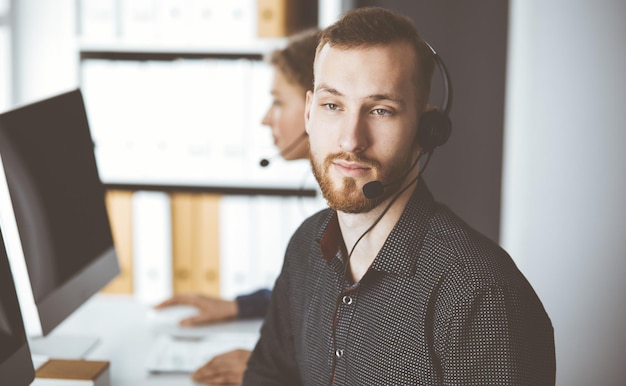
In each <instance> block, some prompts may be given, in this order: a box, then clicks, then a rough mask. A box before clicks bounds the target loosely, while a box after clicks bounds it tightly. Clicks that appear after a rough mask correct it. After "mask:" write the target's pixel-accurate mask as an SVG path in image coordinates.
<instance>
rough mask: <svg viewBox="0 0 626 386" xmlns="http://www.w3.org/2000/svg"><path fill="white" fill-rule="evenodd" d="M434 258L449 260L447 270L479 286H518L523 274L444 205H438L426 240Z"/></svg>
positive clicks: (426, 246)
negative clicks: (456, 272) (453, 271)
mask: <svg viewBox="0 0 626 386" xmlns="http://www.w3.org/2000/svg"><path fill="white" fill-rule="evenodd" d="M424 242H425V243H424V245H425V248H428V249H430V250H431V253H430V254H431V255H432V258H435V259H442V260H446V261H447V262H446V265H447V266H448V269H451V270H457V271H459V272H458V274H461V275H463V276H465V277H466V278H467V279H468V280H472V281H475V284H476V285H481V284H482V285H491V284H495V285H518V284H520V280H522V282H523V281H525V280H524V279H522V276H523V275H522V274H521V272H520V271H519V270H518V268H517V266H516V264H515V262H514V260H513V259H512V258H511V256H510V255H509V254H508V253H507V252H506V251H505V250H504V249H503V248H502V247H501V246H500V245H499V244H498V243H497V242H495V241H494V240H491V239H489V238H488V237H486V236H485V235H483V234H482V233H480V232H479V231H477V230H476V229H474V228H473V227H472V226H470V225H469V224H467V223H466V222H465V221H463V220H462V219H461V218H460V217H458V216H457V215H456V214H454V213H453V212H452V211H451V210H450V209H449V208H447V207H446V206H444V205H439V204H437V205H436V206H435V210H434V211H433V214H432V216H431V218H430V220H429V226H428V232H427V234H426V238H425V240H424Z"/></svg>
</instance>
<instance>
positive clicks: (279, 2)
mask: <svg viewBox="0 0 626 386" xmlns="http://www.w3.org/2000/svg"><path fill="white" fill-rule="evenodd" d="M297 5H298V4H297V1H296V0H258V3H257V26H258V31H257V34H258V37H262V38H269V37H286V36H289V35H291V34H292V33H294V32H295V31H296V27H297V25H298V6H297Z"/></svg>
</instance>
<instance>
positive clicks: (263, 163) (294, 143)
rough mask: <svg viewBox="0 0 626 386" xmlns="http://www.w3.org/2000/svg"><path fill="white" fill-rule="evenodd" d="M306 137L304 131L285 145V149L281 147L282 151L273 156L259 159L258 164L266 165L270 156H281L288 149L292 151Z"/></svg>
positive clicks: (287, 151) (286, 152)
mask: <svg viewBox="0 0 626 386" xmlns="http://www.w3.org/2000/svg"><path fill="white" fill-rule="evenodd" d="M306 137H307V133H306V131H305V132H304V133H302V135H300V136H299V137H298V138H296V139H295V140H294V141H293V142H291V143H290V144H289V146H287V147H286V148H285V149H283V151H279V152H278V153H277V154H274V155H273V156H271V157H270V158H263V159H261V160H260V161H259V165H261V166H262V167H266V166H268V165H269V164H270V160H271V159H272V158H276V157H278V156H283V155H285V154H288V153H289V152H290V151H292V150H293V149H294V148H295V147H296V146H297V145H299V144H300V142H302V140H304V139H305V138H306Z"/></svg>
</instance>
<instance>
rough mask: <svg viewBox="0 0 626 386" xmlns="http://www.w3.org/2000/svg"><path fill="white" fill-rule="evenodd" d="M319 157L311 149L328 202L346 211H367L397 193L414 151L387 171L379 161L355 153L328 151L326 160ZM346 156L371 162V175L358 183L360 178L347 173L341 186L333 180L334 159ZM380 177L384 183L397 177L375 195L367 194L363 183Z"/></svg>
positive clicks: (312, 162)
mask: <svg viewBox="0 0 626 386" xmlns="http://www.w3.org/2000/svg"><path fill="white" fill-rule="evenodd" d="M319 158H320V157H319V156H318V155H317V154H315V153H313V152H311V154H310V159H311V167H312V169H313V175H314V176H315V179H316V180H317V182H318V184H319V186H320V189H321V190H322V195H323V196H324V198H325V199H326V201H327V202H328V206H330V207H331V208H332V209H334V210H336V211H340V212H344V213H367V212H369V211H371V210H372V209H374V208H376V207H377V206H378V205H380V203H382V202H384V201H385V200H386V199H387V198H388V197H390V196H391V195H393V194H394V193H396V192H397V191H398V190H399V189H400V187H401V186H402V182H403V181H399V180H400V179H401V178H402V177H403V175H404V174H405V173H406V172H407V170H408V168H409V167H410V164H411V155H408V156H407V157H406V159H405V160H404V161H403V162H398V161H395V162H391V168H390V169H389V170H388V171H385V170H384V169H383V168H382V167H381V164H380V162H378V161H375V160H372V159H368V158H365V157H363V156H361V155H358V154H354V153H345V152H342V153H333V154H329V155H327V156H326V157H325V158H324V160H323V161H320V159H319ZM338 159H341V160H346V161H357V162H360V163H362V164H364V165H368V166H369V167H371V170H372V172H373V173H372V174H373V175H372V179H371V180H368V181H364V182H362V185H359V186H357V182H356V181H355V179H354V178H350V177H344V178H343V179H342V180H341V182H340V186H336V185H337V184H336V183H335V182H334V181H333V179H332V178H331V176H330V172H329V169H330V167H331V165H332V163H333V161H334V160H338ZM376 180H380V181H382V182H383V184H388V183H389V182H390V181H398V183H397V184H396V183H394V184H393V185H391V186H388V187H387V186H386V187H385V189H384V191H383V194H381V195H380V196H379V197H376V198H371V199H370V198H367V197H365V195H364V194H363V185H364V184H366V183H368V182H370V181H376Z"/></svg>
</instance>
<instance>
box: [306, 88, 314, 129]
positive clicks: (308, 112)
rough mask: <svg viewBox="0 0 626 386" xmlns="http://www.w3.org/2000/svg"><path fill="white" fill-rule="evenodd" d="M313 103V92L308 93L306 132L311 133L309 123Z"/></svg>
mask: <svg viewBox="0 0 626 386" xmlns="http://www.w3.org/2000/svg"><path fill="white" fill-rule="evenodd" d="M312 103H313V91H311V90H308V91H307V92H306V103H305V105H304V131H305V132H306V133H307V134H310V133H309V121H310V118H311V104H312Z"/></svg>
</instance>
